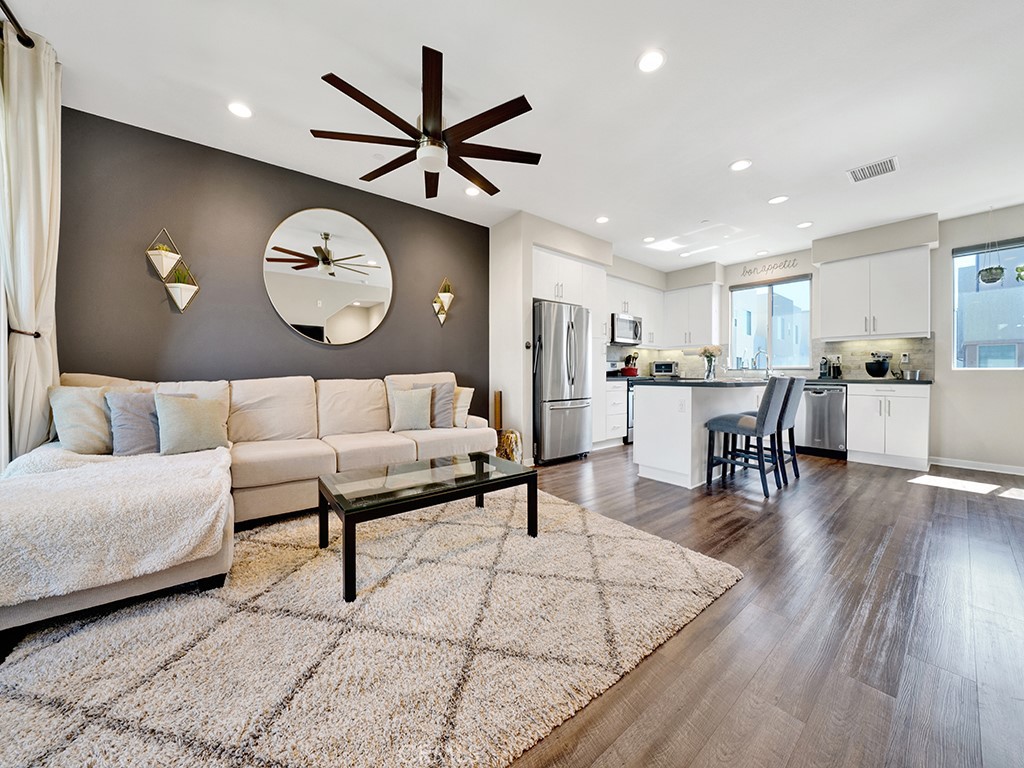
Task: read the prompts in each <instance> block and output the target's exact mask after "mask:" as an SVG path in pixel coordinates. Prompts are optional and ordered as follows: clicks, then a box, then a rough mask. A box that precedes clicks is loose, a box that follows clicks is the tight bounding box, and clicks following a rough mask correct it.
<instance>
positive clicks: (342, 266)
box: [336, 264, 370, 275]
mask: <svg viewBox="0 0 1024 768" xmlns="http://www.w3.org/2000/svg"><path fill="white" fill-rule="evenodd" d="M336 266H339V267H341V268H342V269H347V270H348V271H349V272H355V273H356V274H359V275H369V274H370V273H369V272H360V271H359V270H358V269H355V268H354V267H346V266H345V265H344V264H338V265H336Z"/></svg>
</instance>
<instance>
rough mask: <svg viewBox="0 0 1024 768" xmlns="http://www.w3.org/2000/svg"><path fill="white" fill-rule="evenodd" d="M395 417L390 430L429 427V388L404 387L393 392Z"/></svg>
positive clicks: (397, 430) (398, 430)
mask: <svg viewBox="0 0 1024 768" xmlns="http://www.w3.org/2000/svg"><path fill="white" fill-rule="evenodd" d="M393 399H394V401H395V418H394V421H392V422H391V431H392V432H403V431H405V430H407V429H430V389H405V390H398V391H396V392H394V398H393Z"/></svg>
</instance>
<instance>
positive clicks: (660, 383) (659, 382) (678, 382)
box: [633, 379, 765, 388]
mask: <svg viewBox="0 0 1024 768" xmlns="http://www.w3.org/2000/svg"><path fill="white" fill-rule="evenodd" d="M764 385H765V381H764V379H715V380H714V381H704V379H653V380H651V379H649V380H646V381H635V382H634V383H633V386H635V387H718V388H722V387H763V386H764Z"/></svg>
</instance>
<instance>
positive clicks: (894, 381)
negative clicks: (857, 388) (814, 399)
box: [807, 376, 934, 386]
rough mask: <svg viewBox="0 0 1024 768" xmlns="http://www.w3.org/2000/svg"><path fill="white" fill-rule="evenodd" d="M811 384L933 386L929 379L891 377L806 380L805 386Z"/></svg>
mask: <svg viewBox="0 0 1024 768" xmlns="http://www.w3.org/2000/svg"><path fill="white" fill-rule="evenodd" d="M811 382H814V383H816V384H878V385H885V386H888V385H889V384H933V383H934V382H933V381H932V380H931V379H909V380H908V379H894V378H893V377H892V376H889V377H879V378H877V379H872V378H867V379H808V380H807V386H810V385H811Z"/></svg>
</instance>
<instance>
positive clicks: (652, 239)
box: [644, 236, 654, 243]
mask: <svg viewBox="0 0 1024 768" xmlns="http://www.w3.org/2000/svg"><path fill="white" fill-rule="evenodd" d="M644 242H645V243H653V242H654V238H653V237H650V236H647V237H645V238H644Z"/></svg>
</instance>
